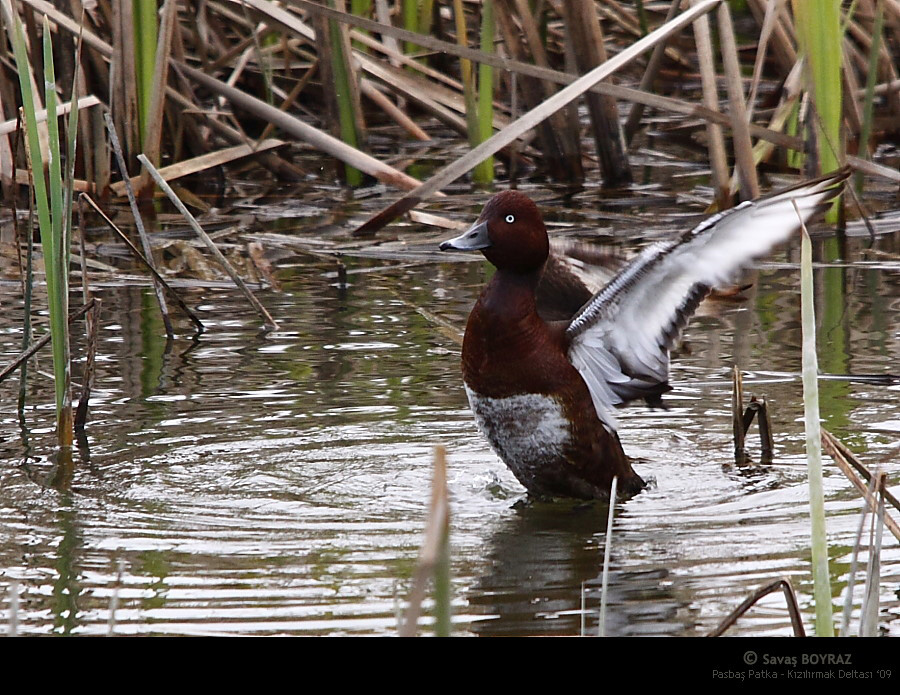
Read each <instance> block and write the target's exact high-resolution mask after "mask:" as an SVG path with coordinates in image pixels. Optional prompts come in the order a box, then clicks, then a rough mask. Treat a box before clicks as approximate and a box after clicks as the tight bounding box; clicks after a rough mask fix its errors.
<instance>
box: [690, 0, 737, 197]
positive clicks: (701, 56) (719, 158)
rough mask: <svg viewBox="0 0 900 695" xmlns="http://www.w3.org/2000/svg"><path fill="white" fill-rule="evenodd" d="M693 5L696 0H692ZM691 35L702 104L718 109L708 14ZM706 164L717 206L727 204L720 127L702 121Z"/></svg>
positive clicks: (725, 161) (726, 177)
mask: <svg viewBox="0 0 900 695" xmlns="http://www.w3.org/2000/svg"><path fill="white" fill-rule="evenodd" d="M694 4H695V5H696V0H694ZM694 38H695V41H696V44H697V62H698V63H699V64H700V82H701V84H702V86H703V105H704V106H705V107H706V108H707V109H709V110H710V111H718V110H719V96H718V90H717V88H716V68H715V58H714V56H713V48H712V39H711V38H710V28H709V18H708V17H707V16H706V15H705V14H704V15H702V16H701V17H699V18H698V19H697V21H695V22H694ZM706 138H707V141H708V142H707V147H708V148H709V164H710V167H711V168H712V184H713V190H714V192H715V198H716V204H717V206H718V208H719V210H725V209H726V208H729V207H731V195H730V191H729V189H728V158H727V157H726V154H725V138H724V137H723V135H722V129H721V128H720V127H719V126H718V125H716V124H715V123H712V122H707V124H706Z"/></svg>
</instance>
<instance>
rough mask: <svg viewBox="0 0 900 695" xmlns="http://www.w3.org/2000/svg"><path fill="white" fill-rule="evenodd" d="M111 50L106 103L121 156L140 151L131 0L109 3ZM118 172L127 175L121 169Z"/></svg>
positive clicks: (126, 157)
mask: <svg viewBox="0 0 900 695" xmlns="http://www.w3.org/2000/svg"><path fill="white" fill-rule="evenodd" d="M112 12H113V14H112V17H113V44H112V45H113V52H112V56H111V64H110V85H111V94H110V104H109V110H110V113H111V114H112V117H113V122H114V125H113V128H114V129H115V131H116V133H117V134H118V133H121V134H122V140H121V141H120V142H124V147H123V153H124V156H125V160H126V161H127V160H128V159H131V158H132V157H134V155H135V153H137V152H139V151H140V142H141V139H140V134H139V132H138V126H139V116H138V96H137V77H136V67H135V60H134V50H133V49H134V45H135V40H134V15H133V13H132V3H130V2H116V3H114V4H113V6H112ZM122 176H123V177H125V176H127V173H126V172H125V171H123V172H122Z"/></svg>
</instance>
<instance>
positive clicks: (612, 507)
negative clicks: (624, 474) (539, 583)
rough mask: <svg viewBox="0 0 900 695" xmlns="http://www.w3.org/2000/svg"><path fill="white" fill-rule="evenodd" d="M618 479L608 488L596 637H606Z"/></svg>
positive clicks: (614, 479) (615, 478)
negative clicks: (610, 563)
mask: <svg viewBox="0 0 900 695" xmlns="http://www.w3.org/2000/svg"><path fill="white" fill-rule="evenodd" d="M618 482H619V478H618V477H614V478H613V479H612V485H611V486H610V488H609V515H608V516H607V519H606V540H605V541H604V543H603V575H602V578H601V580H600V619H599V625H598V626H597V635H598V636H599V637H606V605H607V598H608V594H609V559H610V557H611V556H612V530H613V518H614V517H615V512H616V487H617V485H618Z"/></svg>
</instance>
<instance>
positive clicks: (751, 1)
mask: <svg viewBox="0 0 900 695" xmlns="http://www.w3.org/2000/svg"><path fill="white" fill-rule="evenodd" d="M769 3H774V4H775V9H774V10H773V12H774V13H775V17H774V19H773V20H770V21H771V22H772V29H771V31H772V53H773V54H774V56H775V59H776V60H777V61H778V62H779V63H780V64H781V70H782V73H783V74H785V75H787V74H788V73H789V72H790V71H791V69H792V68H793V66H794V64H795V63H796V62H797V51H796V49H795V48H794V45H795V42H794V40H793V39H792V38H791V35H790V32H789V30H788V28H787V27H786V23H785V20H784V12H785V10H784V3H785V0H748V5H749V6H750V11H751V12H752V13H753V16H754V17H756V21H757V23H758V24H759V25H760V27H762V26H764V25H765V24H766V13H767V12H768V8H769Z"/></svg>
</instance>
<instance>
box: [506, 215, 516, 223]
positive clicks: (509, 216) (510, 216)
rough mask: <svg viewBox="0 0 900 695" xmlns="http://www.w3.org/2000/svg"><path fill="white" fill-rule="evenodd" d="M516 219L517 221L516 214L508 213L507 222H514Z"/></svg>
mask: <svg viewBox="0 0 900 695" xmlns="http://www.w3.org/2000/svg"><path fill="white" fill-rule="evenodd" d="M515 221H516V216H515V215H507V216H506V223H507V224H512V223H513V222H515Z"/></svg>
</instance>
